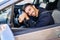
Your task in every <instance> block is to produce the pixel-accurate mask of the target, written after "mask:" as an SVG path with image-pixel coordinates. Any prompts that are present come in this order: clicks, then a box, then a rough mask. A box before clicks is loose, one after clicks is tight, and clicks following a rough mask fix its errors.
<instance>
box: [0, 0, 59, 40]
mask: <svg viewBox="0 0 60 40" xmlns="http://www.w3.org/2000/svg"><path fill="white" fill-rule="evenodd" d="M10 1H11V0H10ZM25 3H32V4H34V5H35V6H39V7H43V8H44V9H46V10H47V11H50V12H51V13H52V17H53V19H54V22H55V24H53V25H48V26H44V27H40V28H24V27H22V26H19V25H17V24H18V23H17V21H16V19H17V16H18V15H16V14H17V13H19V10H20V9H21V7H22V6H23V5H24V4H25ZM4 5H5V4H4ZM0 7H1V8H0V10H1V11H0V12H1V14H0V23H1V24H7V25H8V28H9V29H8V30H10V32H11V34H12V35H11V36H13V37H14V39H15V40H60V0H43V1H42V0H38V1H37V0H33V1H28V0H21V1H20V0H16V1H12V3H11V4H9V5H6V6H0ZM5 9H6V10H5ZM4 10H5V12H6V13H5V12H4ZM7 10H8V11H7ZM5 16H6V17H5ZM7 32H8V31H7ZM3 33H4V32H3ZM5 33H6V32H5ZM2 35H3V34H2ZM3 36H4V35H3ZM4 40H6V39H4ZM7 40H8V39H7Z"/></svg>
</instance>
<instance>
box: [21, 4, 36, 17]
mask: <svg viewBox="0 0 60 40" xmlns="http://www.w3.org/2000/svg"><path fill="white" fill-rule="evenodd" d="M22 9H23V10H24V11H25V12H26V13H27V14H28V15H29V16H36V11H37V10H36V9H37V8H36V7H35V6H34V5H33V4H30V3H27V4H25V5H24V6H23V8H22Z"/></svg>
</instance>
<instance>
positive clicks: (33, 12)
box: [18, 3, 54, 28]
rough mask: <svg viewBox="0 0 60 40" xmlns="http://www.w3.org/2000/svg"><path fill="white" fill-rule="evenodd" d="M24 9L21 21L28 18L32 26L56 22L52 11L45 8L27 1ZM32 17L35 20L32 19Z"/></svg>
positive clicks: (20, 17)
mask: <svg viewBox="0 0 60 40" xmlns="http://www.w3.org/2000/svg"><path fill="white" fill-rule="evenodd" d="M22 10H23V11H24V12H23V13H22V14H21V15H20V16H19V18H18V20H19V22H20V23H22V22H23V21H24V19H26V20H28V23H27V24H28V25H30V26H29V27H31V28H37V27H43V26H47V25H51V24H54V20H53V18H52V16H51V13H50V12H45V11H46V10H45V9H43V8H39V7H35V6H34V5H32V4H30V3H27V4H25V5H24V6H23V8H22ZM30 19H32V20H33V21H34V22H33V23H32V21H31V20H30Z"/></svg>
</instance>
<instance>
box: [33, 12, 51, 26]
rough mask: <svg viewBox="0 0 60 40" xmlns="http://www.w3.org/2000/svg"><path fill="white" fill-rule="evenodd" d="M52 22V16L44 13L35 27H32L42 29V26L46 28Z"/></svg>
mask: <svg viewBox="0 0 60 40" xmlns="http://www.w3.org/2000/svg"><path fill="white" fill-rule="evenodd" d="M51 20H52V16H51V15H50V13H45V14H42V15H41V16H40V17H39V19H38V21H37V22H36V25H35V26H34V27H42V26H47V25H48V24H49V23H50V22H51Z"/></svg>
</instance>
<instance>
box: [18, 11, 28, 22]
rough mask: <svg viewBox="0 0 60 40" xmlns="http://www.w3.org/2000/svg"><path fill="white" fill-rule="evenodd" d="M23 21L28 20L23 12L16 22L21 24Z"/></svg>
mask: <svg viewBox="0 0 60 40" xmlns="http://www.w3.org/2000/svg"><path fill="white" fill-rule="evenodd" d="M24 19H26V20H29V17H28V16H27V14H26V13H25V12H23V13H22V14H21V15H20V16H19V18H18V20H19V22H20V23H22V22H23V21H24Z"/></svg>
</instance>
